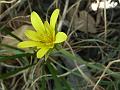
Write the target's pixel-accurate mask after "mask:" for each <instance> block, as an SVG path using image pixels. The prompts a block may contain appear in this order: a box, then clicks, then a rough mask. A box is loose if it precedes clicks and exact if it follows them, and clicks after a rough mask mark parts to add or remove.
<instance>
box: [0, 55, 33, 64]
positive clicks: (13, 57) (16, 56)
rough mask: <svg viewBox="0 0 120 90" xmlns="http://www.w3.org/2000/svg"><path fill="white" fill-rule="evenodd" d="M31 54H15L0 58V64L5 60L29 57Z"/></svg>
mask: <svg viewBox="0 0 120 90" xmlns="http://www.w3.org/2000/svg"><path fill="white" fill-rule="evenodd" d="M31 55H32V54H30V53H24V54H16V55H12V56H0V62H2V61H5V60H14V59H16V58H21V57H25V56H31Z"/></svg>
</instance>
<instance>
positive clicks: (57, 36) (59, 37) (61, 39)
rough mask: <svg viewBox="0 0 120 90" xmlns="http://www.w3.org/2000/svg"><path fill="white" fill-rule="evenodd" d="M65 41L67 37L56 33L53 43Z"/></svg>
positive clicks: (61, 33)
mask: <svg viewBox="0 0 120 90" xmlns="http://www.w3.org/2000/svg"><path fill="white" fill-rule="evenodd" d="M66 39H67V35H66V34H65V33H64V32H58V33H57V34H56V40H55V42H54V43H61V42H63V41H65V40H66Z"/></svg>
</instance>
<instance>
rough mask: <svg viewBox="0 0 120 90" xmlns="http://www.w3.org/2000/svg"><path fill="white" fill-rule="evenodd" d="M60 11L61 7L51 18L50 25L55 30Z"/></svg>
mask: <svg viewBox="0 0 120 90" xmlns="http://www.w3.org/2000/svg"><path fill="white" fill-rule="evenodd" d="M59 11H60V10H59V9H55V10H54V11H53V13H52V15H51V18H50V26H51V27H52V28H53V30H54V29H55V25H56V22H57V18H58V15H59Z"/></svg>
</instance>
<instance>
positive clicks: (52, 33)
mask: <svg viewBox="0 0 120 90" xmlns="http://www.w3.org/2000/svg"><path fill="white" fill-rule="evenodd" d="M44 26H45V29H46V33H47V35H48V38H49V39H51V40H52V41H53V38H54V36H55V30H53V29H52V28H51V26H50V24H49V23H48V21H45V22H44Z"/></svg>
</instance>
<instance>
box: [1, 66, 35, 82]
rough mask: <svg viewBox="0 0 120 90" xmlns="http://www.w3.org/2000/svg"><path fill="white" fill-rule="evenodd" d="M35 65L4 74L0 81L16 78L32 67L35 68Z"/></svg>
mask: <svg viewBox="0 0 120 90" xmlns="http://www.w3.org/2000/svg"><path fill="white" fill-rule="evenodd" d="M34 65H35V64H33V65H28V66H25V67H22V68H18V69H16V70H14V71H10V72H8V73H3V74H0V80H3V79H8V78H10V77H13V76H16V75H18V74H21V73H22V72H23V71H25V70H27V69H29V68H30V67H33V66H34Z"/></svg>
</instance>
